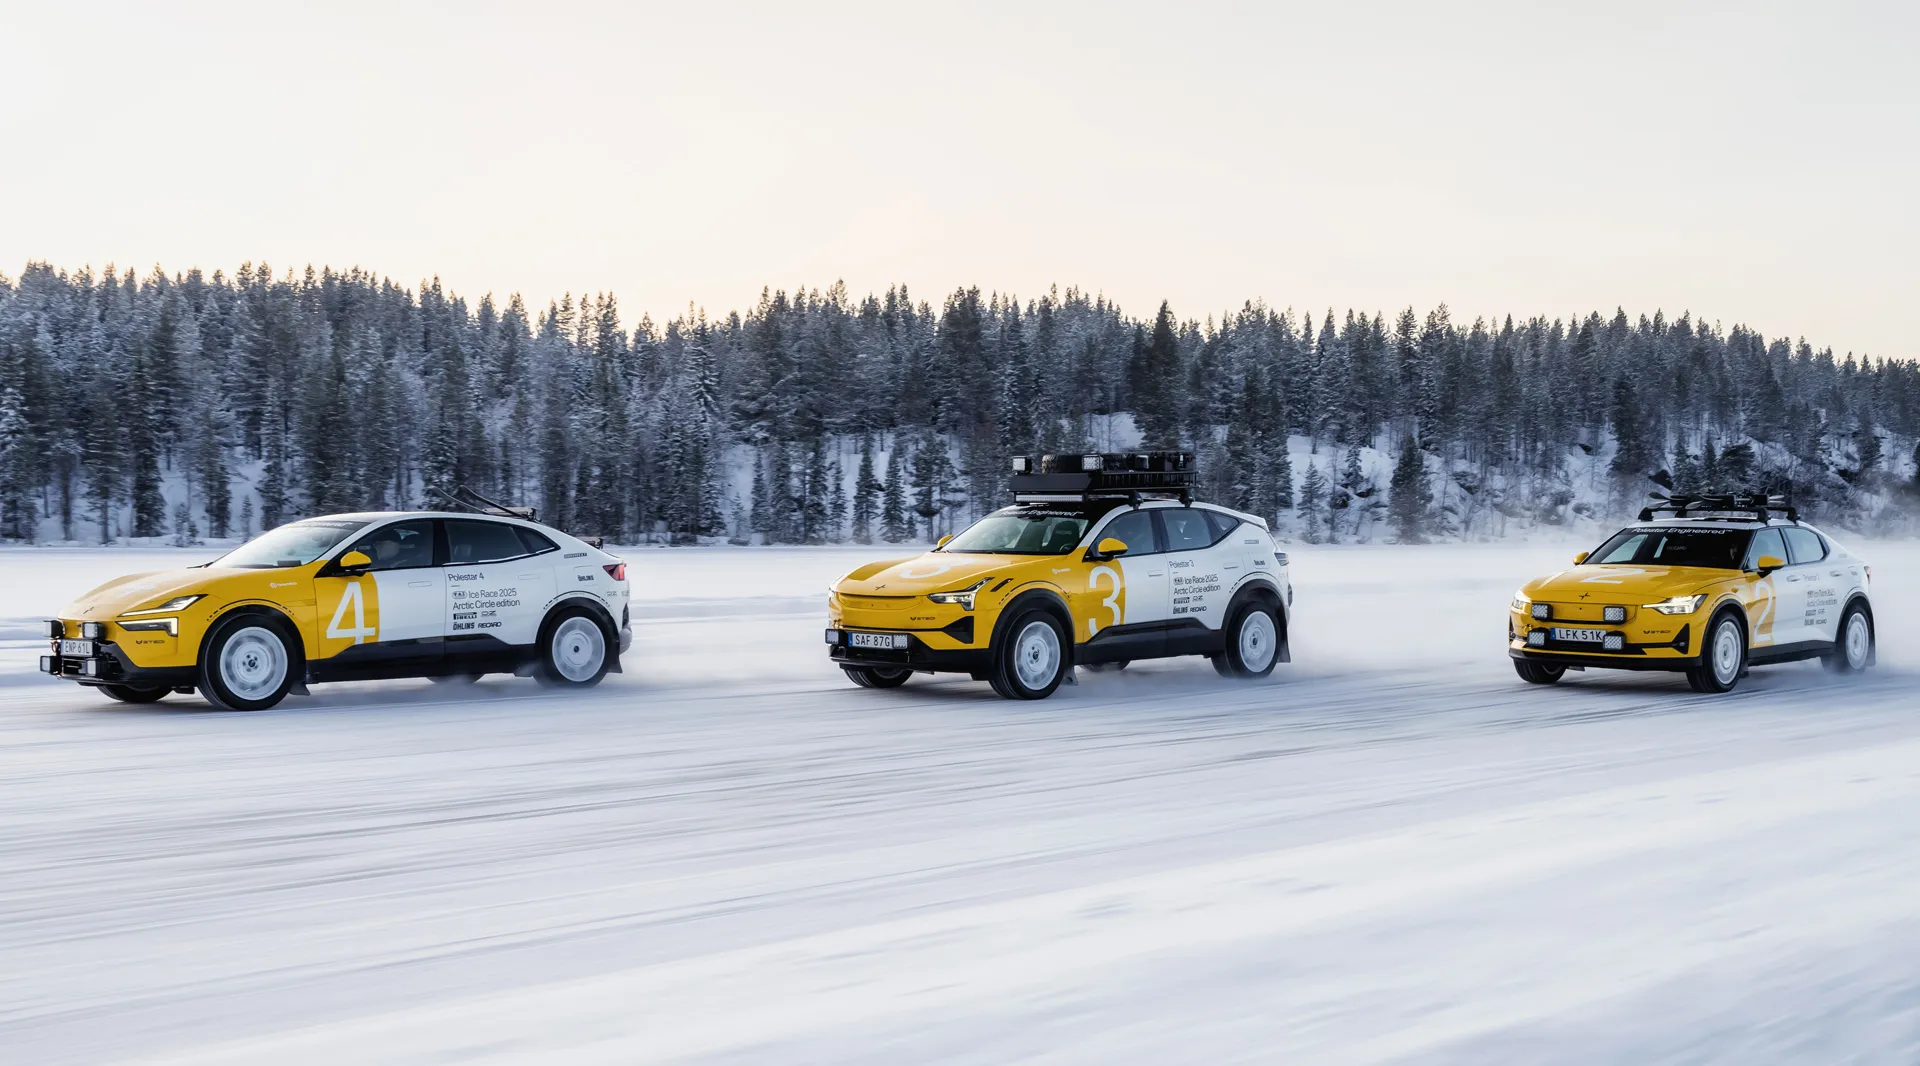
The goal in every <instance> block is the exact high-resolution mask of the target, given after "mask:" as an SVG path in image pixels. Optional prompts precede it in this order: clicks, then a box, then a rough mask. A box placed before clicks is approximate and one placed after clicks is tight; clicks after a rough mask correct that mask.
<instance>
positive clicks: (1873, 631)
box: [1834, 589, 1880, 666]
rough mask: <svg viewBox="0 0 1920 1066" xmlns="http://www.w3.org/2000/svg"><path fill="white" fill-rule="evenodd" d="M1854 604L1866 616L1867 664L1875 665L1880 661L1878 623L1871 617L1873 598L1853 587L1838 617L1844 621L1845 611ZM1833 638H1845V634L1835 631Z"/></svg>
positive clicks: (1850, 608) (1849, 609)
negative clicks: (1858, 606) (1857, 605)
mask: <svg viewBox="0 0 1920 1066" xmlns="http://www.w3.org/2000/svg"><path fill="white" fill-rule="evenodd" d="M1855 604H1859V605H1860V613H1862V614H1864V615H1866V616H1867V665H1868V666H1877V665H1879V663H1880V623H1879V621H1878V620H1876V619H1875V618H1874V617H1873V600H1871V599H1869V598H1868V597H1867V594H1866V592H1865V591H1863V590H1860V589H1855V590H1854V591H1853V594H1852V595H1851V596H1848V597H1847V605H1846V606H1845V607H1842V608H1840V618H1841V620H1842V621H1845V620H1846V617H1847V612H1848V611H1851V610H1853V607H1854V605H1855ZM1834 638H1835V641H1836V642H1838V641H1841V640H1845V639H1846V634H1845V633H1841V632H1837V631H1836V632H1835V633H1834Z"/></svg>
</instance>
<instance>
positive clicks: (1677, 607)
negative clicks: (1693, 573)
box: [1641, 592, 1707, 614]
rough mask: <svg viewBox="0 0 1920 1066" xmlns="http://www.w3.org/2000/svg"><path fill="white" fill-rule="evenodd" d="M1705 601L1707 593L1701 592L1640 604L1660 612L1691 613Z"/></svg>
mask: <svg viewBox="0 0 1920 1066" xmlns="http://www.w3.org/2000/svg"><path fill="white" fill-rule="evenodd" d="M1705 602H1707V594H1706V593H1704V592H1702V593H1698V594H1696V595H1693V596H1675V597H1674V598H1672V599H1670V600H1661V601H1660V602H1659V603H1647V604H1642V605H1641V606H1643V607H1645V608H1646V609H1648V610H1650V611H1659V612H1660V613H1661V614H1692V613H1693V612H1695V611H1697V610H1699V609H1700V605H1701V604H1703V603H1705Z"/></svg>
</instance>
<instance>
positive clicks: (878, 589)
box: [873, 585, 887, 592]
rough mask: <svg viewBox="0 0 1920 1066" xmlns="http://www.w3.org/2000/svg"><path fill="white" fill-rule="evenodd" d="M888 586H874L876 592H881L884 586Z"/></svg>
mask: <svg viewBox="0 0 1920 1066" xmlns="http://www.w3.org/2000/svg"><path fill="white" fill-rule="evenodd" d="M886 587H887V586H885V585H875V586H873V591H875V592H879V591H880V590H881V589H883V588H886Z"/></svg>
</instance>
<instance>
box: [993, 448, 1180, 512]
mask: <svg viewBox="0 0 1920 1066" xmlns="http://www.w3.org/2000/svg"><path fill="white" fill-rule="evenodd" d="M1193 482H1194V464H1193V453H1192V452H1169V451H1152V452H1074V453H1070V454H1058V455H1056V454H1046V455H1016V456H1014V457H1013V498H1014V500H1016V501H1017V502H1020V503H1052V502H1060V501H1071V500H1087V499H1124V500H1129V501H1131V502H1132V503H1134V504H1135V505H1138V504H1139V503H1140V501H1141V500H1144V499H1149V498H1152V499H1177V500H1179V501H1180V502H1181V503H1186V504H1190V503H1192V502H1193Z"/></svg>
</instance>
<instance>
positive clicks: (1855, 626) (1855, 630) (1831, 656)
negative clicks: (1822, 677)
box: [1820, 600, 1873, 674]
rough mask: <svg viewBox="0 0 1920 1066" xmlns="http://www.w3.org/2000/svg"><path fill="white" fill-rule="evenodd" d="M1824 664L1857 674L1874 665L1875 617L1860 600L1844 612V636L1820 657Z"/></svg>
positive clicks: (1821, 663)
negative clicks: (1869, 613) (1870, 614)
mask: <svg viewBox="0 0 1920 1066" xmlns="http://www.w3.org/2000/svg"><path fill="white" fill-rule="evenodd" d="M1820 665H1822V666H1824V667H1826V668H1827V669H1828V670H1829V671H1831V672H1833V673H1836V674H1857V673H1860V672H1861V671H1863V670H1865V669H1866V668H1867V667H1869V666H1872V665H1873V618H1872V617H1871V616H1869V615H1868V614H1867V609H1866V607H1865V606H1863V605H1862V604H1861V603H1860V601H1859V600H1855V601H1853V602H1852V603H1850V604H1847V609H1846V610H1845V611H1843V612H1841V614H1840V639H1839V640H1837V641H1835V642H1834V645H1833V650H1832V651H1830V652H1828V653H1827V654H1825V655H1823V656H1821V657H1820Z"/></svg>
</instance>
